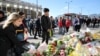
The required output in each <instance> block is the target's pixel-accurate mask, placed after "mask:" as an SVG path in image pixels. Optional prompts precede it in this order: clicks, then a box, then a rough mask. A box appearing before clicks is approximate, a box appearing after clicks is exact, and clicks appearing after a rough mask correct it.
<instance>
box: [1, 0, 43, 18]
mask: <svg viewBox="0 0 100 56" xmlns="http://www.w3.org/2000/svg"><path fill="white" fill-rule="evenodd" d="M0 10H3V11H4V12H5V13H6V15H9V14H10V13H12V12H20V11H23V12H24V13H25V14H26V15H27V17H31V18H33V19H34V18H36V16H37V14H39V15H42V6H40V5H35V4H31V3H28V2H24V1H21V0H0Z"/></svg>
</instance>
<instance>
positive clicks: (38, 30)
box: [34, 16, 41, 39]
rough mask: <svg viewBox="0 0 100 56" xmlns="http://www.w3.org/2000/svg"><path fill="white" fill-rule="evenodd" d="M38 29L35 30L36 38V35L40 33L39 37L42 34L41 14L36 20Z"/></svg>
mask: <svg viewBox="0 0 100 56" xmlns="http://www.w3.org/2000/svg"><path fill="white" fill-rule="evenodd" d="M35 24H36V31H35V35H34V39H37V38H36V35H37V33H38V35H39V37H40V36H41V22H40V16H38V18H37V20H36V22H35Z"/></svg>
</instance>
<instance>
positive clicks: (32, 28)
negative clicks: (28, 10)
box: [29, 19, 35, 36]
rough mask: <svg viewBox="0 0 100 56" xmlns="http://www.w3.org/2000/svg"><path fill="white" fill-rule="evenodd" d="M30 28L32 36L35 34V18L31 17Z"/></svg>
mask: <svg viewBox="0 0 100 56" xmlns="http://www.w3.org/2000/svg"><path fill="white" fill-rule="evenodd" d="M29 24H30V27H29V28H30V30H29V32H30V36H32V35H34V28H35V25H34V20H33V19H31V20H30V23H29Z"/></svg>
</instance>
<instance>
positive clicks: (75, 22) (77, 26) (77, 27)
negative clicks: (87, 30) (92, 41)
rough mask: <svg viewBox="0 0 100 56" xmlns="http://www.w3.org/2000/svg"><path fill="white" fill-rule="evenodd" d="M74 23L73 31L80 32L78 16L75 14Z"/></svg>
mask: <svg viewBox="0 0 100 56" xmlns="http://www.w3.org/2000/svg"><path fill="white" fill-rule="evenodd" d="M74 25H75V31H77V32H80V29H81V24H80V19H79V16H76V18H75V19H74Z"/></svg>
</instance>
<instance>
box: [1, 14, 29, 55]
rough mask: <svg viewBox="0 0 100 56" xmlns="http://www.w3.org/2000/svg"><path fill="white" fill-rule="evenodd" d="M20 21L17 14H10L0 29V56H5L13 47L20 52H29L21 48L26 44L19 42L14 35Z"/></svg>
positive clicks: (20, 18)
mask: <svg viewBox="0 0 100 56" xmlns="http://www.w3.org/2000/svg"><path fill="white" fill-rule="evenodd" d="M22 20H23V19H22V16H20V15H19V14H18V13H12V14H10V15H9V16H8V17H7V20H5V23H4V24H3V25H2V27H0V56H7V52H8V50H9V49H10V48H12V47H14V46H17V47H20V48H21V50H29V49H25V48H24V47H23V46H24V45H25V44H26V43H25V42H20V41H19V40H18V39H17V35H16V27H19V26H20V25H21V24H22Z"/></svg>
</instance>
